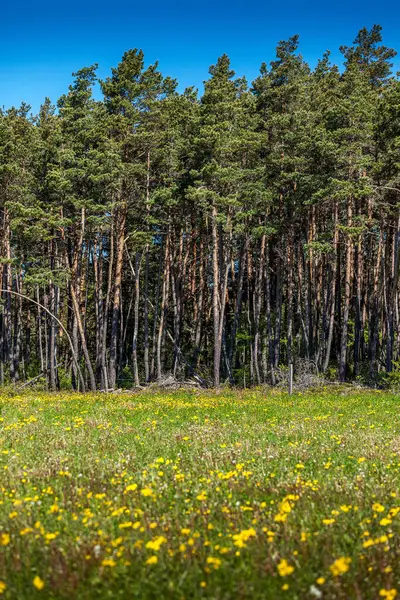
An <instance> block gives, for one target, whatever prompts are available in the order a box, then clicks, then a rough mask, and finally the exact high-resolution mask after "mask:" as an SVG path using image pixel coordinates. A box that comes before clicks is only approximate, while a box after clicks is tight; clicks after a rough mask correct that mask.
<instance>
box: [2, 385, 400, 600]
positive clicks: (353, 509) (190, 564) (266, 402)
mask: <svg viewBox="0 0 400 600" xmlns="http://www.w3.org/2000/svg"><path fill="white" fill-rule="evenodd" d="M399 404H400V399H399V396H396V395H394V394H389V393H387V392H379V391H365V392H364V391H360V390H354V391H348V392H346V393H342V392H340V391H338V390H329V389H327V390H322V391H319V392H310V393H306V394H295V395H293V396H291V397H289V396H288V395H286V394H285V393H281V392H269V393H268V395H263V394H262V393H261V392H260V391H253V392H245V393H235V392H232V391H223V392H220V393H219V394H216V393H215V392H214V393H213V392H211V391H210V392H207V393H203V392H201V393H200V392H187V391H181V392H174V393H171V394H168V393H165V394H163V395H161V394H159V393H153V394H149V393H147V394H146V393H143V394H137V395H128V394H122V395H119V396H118V395H113V396H104V395H100V394H94V395H84V396H83V395H79V394H61V393H59V394H53V395H52V394H45V393H43V394H41V393H35V392H30V393H27V394H25V395H21V396H14V397H11V396H10V397H8V396H7V397H6V396H5V395H3V396H0V411H1V414H0V473H1V480H0V546H1V547H0V594H2V597H4V598H18V599H19V600H24V599H28V598H29V599H32V598H36V597H37V598H79V599H80V600H84V599H89V598H123V599H125V598H179V599H181V598H186V599H189V598H215V599H217V598H218V599H228V598H252V599H254V598H263V599H266V598H267V599H269V598H270V599H277V598H278V599H279V598H299V599H300V598H301V599H303V598H332V599H333V598H335V599H337V598H338V599H349V598H358V599H370V598H371V599H375V598H387V599H389V600H393V598H394V597H395V595H396V592H395V590H396V589H398V590H399V591H398V595H400V421H399Z"/></svg>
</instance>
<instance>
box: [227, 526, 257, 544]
mask: <svg viewBox="0 0 400 600" xmlns="http://www.w3.org/2000/svg"><path fill="white" fill-rule="evenodd" d="M251 537H256V531H255V529H253V527H250V529H244V530H243V531H241V532H240V533H237V534H236V535H234V536H233V540H234V541H233V543H234V545H235V546H238V547H239V548H243V547H244V546H245V542H247V540H248V539H249V538H251Z"/></svg>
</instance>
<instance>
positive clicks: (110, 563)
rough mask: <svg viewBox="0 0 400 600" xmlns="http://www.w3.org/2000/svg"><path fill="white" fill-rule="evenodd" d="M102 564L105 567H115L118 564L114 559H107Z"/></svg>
mask: <svg viewBox="0 0 400 600" xmlns="http://www.w3.org/2000/svg"><path fill="white" fill-rule="evenodd" d="M101 564H102V566H103V567H115V565H116V564H117V563H116V562H115V560H113V559H112V558H105V559H104V560H103V561H102V563H101Z"/></svg>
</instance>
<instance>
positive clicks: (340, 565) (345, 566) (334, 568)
mask: <svg viewBox="0 0 400 600" xmlns="http://www.w3.org/2000/svg"><path fill="white" fill-rule="evenodd" d="M350 563H351V558H348V557H345V556H342V557H341V558H337V559H336V560H335V562H334V563H332V564H331V566H330V567H329V569H330V570H331V572H332V574H333V575H334V576H335V577H338V576H339V575H343V573H347V571H348V570H349V568H350Z"/></svg>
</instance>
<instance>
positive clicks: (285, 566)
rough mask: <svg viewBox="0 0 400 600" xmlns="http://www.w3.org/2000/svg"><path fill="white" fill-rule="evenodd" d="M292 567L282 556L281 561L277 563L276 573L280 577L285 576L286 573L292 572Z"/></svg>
mask: <svg viewBox="0 0 400 600" xmlns="http://www.w3.org/2000/svg"><path fill="white" fill-rule="evenodd" d="M293 571H294V567H292V566H291V565H289V563H288V561H287V560H286V559H285V558H282V560H281V562H280V563H279V565H278V573H279V575H280V576H281V577H286V575H291V573H293Z"/></svg>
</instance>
